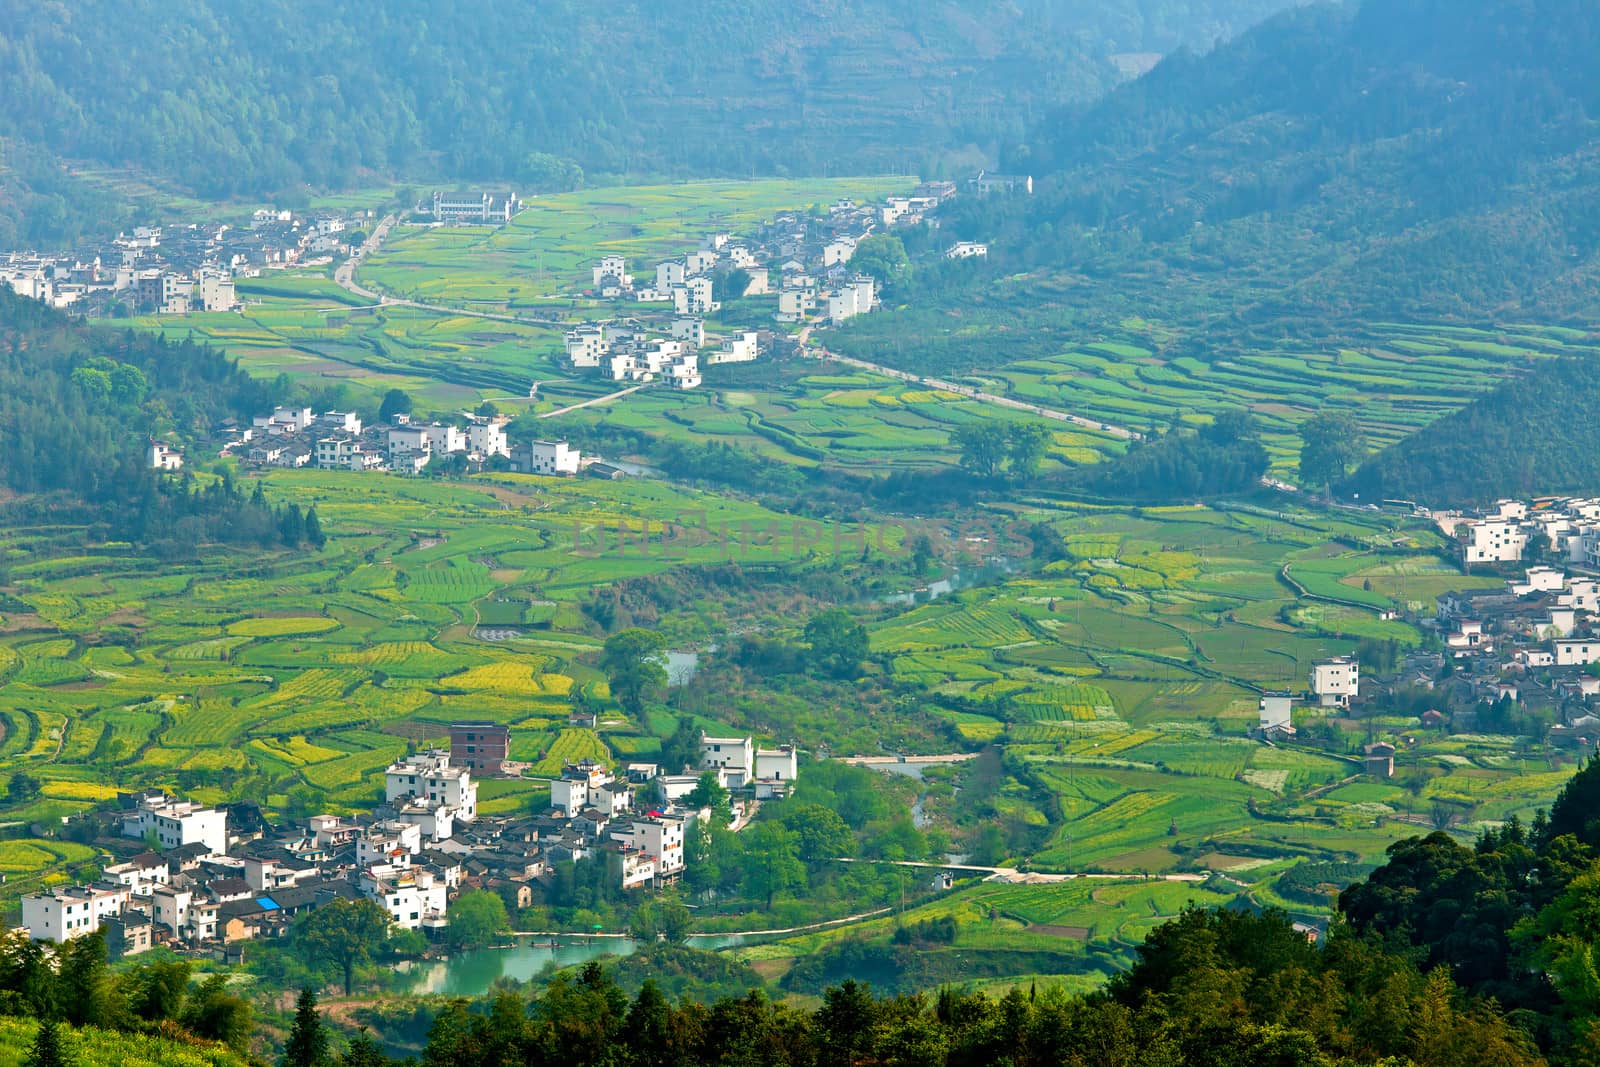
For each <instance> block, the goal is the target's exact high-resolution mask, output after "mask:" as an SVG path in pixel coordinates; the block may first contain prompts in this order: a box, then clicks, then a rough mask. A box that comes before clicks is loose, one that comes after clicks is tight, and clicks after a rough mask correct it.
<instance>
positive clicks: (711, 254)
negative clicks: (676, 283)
mask: <svg viewBox="0 0 1600 1067" xmlns="http://www.w3.org/2000/svg"><path fill="white" fill-rule="evenodd" d="M716 265H717V253H716V252H715V251H714V250H712V249H709V248H702V249H699V250H697V251H694V252H690V253H689V255H688V256H687V257H686V258H685V259H684V261H683V267H684V270H685V271H686V272H688V274H689V276H690V277H693V276H694V275H697V274H704V273H706V271H708V270H711V269H712V268H713V267H715V266H716Z"/></svg>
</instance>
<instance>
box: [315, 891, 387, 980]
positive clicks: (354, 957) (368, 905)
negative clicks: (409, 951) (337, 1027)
mask: <svg viewBox="0 0 1600 1067" xmlns="http://www.w3.org/2000/svg"><path fill="white" fill-rule="evenodd" d="M293 937H294V941H295V943H296V945H298V946H299V947H300V948H301V949H302V950H304V951H305V953H306V954H307V955H308V956H310V958H311V959H313V960H317V961H320V962H323V963H329V964H332V965H333V966H335V967H337V968H339V972H340V974H341V976H342V977H343V979H344V995H345V996H349V995H350V993H351V991H352V988H353V986H354V984H355V971H356V968H357V967H360V966H362V965H364V964H368V963H371V962H372V957H373V956H374V955H375V954H376V953H378V952H380V951H382V949H383V946H384V944H385V942H387V940H388V938H389V913H388V912H387V911H384V910H383V908H381V907H379V906H378V905H377V904H375V903H373V902H372V901H370V900H365V899H363V900H349V899H345V898H340V899H339V900H334V901H330V902H329V903H327V904H324V905H322V906H321V907H319V908H313V909H312V910H311V911H308V912H305V913H304V914H302V915H301V916H299V917H298V918H297V919H296V920H295V923H294V932H293Z"/></svg>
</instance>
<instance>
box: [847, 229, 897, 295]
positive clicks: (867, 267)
mask: <svg viewBox="0 0 1600 1067" xmlns="http://www.w3.org/2000/svg"><path fill="white" fill-rule="evenodd" d="M850 266H851V267H853V268H854V269H856V270H858V271H861V272H862V273H864V274H870V275H872V276H873V277H874V278H876V279H877V281H878V283H879V284H880V285H883V286H885V287H892V286H895V285H898V284H901V283H903V282H907V281H909V280H910V279H911V257H910V256H908V255H906V245H905V242H904V241H902V240H901V239H900V238H899V237H898V236H896V235H895V234H892V233H875V234H873V235H871V236H870V237H864V238H862V239H861V242H860V243H859V244H857V245H856V250H855V253H854V254H853V255H851V257H850Z"/></svg>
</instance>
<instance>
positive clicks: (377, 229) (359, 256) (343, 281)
mask: <svg viewBox="0 0 1600 1067" xmlns="http://www.w3.org/2000/svg"><path fill="white" fill-rule="evenodd" d="M394 224H395V217H394V216H393V215H386V216H384V219H383V221H382V222H380V223H378V225H376V226H374V227H373V229H372V233H371V234H370V235H368V237H367V240H366V243H365V244H363V245H362V246H361V250H360V251H359V252H357V253H353V254H352V255H351V256H350V258H349V259H347V260H345V261H344V263H342V264H340V266H339V269H338V270H336V271H334V272H333V280H334V281H335V282H337V283H338V284H339V286H340V287H341V288H343V289H346V290H348V291H349V292H352V293H354V294H355V295H356V296H359V297H361V298H362V299H363V300H373V301H376V302H377V303H378V304H379V305H380V306H383V307H403V308H415V309H416V310H418V311H434V312H438V313H439V314H441V315H465V316H467V317H468V318H473V319H489V320H491V321H493V322H514V323H517V324H519V325H522V326H554V327H556V328H558V329H563V328H565V327H567V326H569V325H571V324H570V323H566V322H560V321H558V320H556V319H530V318H524V317H522V316H520V315H501V314H498V313H496V312H492V311H472V310H470V309H468V308H456V307H448V306H446V305H444V304H424V303H422V302H421V301H417V300H401V299H399V298H398V297H393V296H385V295H384V294H382V293H377V292H374V291H372V290H371V289H368V288H366V287H365V286H363V285H361V284H360V283H359V282H357V281H356V267H357V266H358V265H359V264H360V263H361V261H362V260H364V259H366V258H368V257H369V256H371V255H372V253H374V252H376V251H377V250H378V246H379V245H381V244H382V243H383V239H384V238H385V237H387V236H388V235H389V231H390V230H391V229H393V228H394Z"/></svg>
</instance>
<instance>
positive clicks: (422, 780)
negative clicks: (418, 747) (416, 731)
mask: <svg viewBox="0 0 1600 1067" xmlns="http://www.w3.org/2000/svg"><path fill="white" fill-rule="evenodd" d="M409 797H416V798H417V799H419V800H422V799H427V800H433V801H437V802H438V803H440V804H444V805H446V806H448V807H450V808H452V809H454V811H455V817H456V818H457V819H460V820H461V821H462V822H471V821H472V820H473V819H475V818H477V816H478V787H477V785H475V784H474V783H473V781H472V772H471V771H469V770H467V769H466V768H465V767H452V766H451V765H450V755H449V753H447V752H421V753H418V754H417V755H415V756H407V757H406V758H405V759H402V760H399V761H398V762H396V763H393V764H391V765H390V766H389V768H388V769H387V770H385V771H384V799H385V800H387V801H388V802H389V803H391V804H392V803H394V802H395V801H397V800H403V799H406V798H409Z"/></svg>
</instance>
